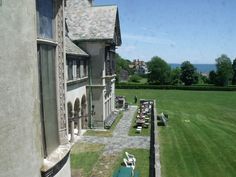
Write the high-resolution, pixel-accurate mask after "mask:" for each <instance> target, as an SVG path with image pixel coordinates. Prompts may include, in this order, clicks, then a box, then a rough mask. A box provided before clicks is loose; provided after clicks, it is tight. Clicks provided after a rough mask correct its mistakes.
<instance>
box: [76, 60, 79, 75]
mask: <svg viewBox="0 0 236 177" xmlns="http://www.w3.org/2000/svg"><path fill="white" fill-rule="evenodd" d="M76 76H77V78H80V61H79V60H76Z"/></svg>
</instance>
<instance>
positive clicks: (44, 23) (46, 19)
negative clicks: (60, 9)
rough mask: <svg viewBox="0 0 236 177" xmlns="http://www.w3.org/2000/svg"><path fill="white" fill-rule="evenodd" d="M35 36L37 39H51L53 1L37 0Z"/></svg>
mask: <svg viewBox="0 0 236 177" xmlns="http://www.w3.org/2000/svg"><path fill="white" fill-rule="evenodd" d="M36 8H37V34H38V37H39V38H48V39H53V37H54V36H53V31H54V29H53V28H54V12H53V11H54V10H53V9H54V8H53V0H37V1H36Z"/></svg>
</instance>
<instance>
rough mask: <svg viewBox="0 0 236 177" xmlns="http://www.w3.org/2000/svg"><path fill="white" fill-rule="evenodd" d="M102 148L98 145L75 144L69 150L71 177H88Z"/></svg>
mask: <svg viewBox="0 0 236 177" xmlns="http://www.w3.org/2000/svg"><path fill="white" fill-rule="evenodd" d="M103 148H104V145H100V144H87V143H80V144H75V145H74V146H73V148H72V150H71V169H72V177H77V176H80V177H89V176H90V175H91V172H92V169H93V167H94V165H95V164H96V163H97V162H98V159H99V156H100V154H101V153H102V150H103Z"/></svg>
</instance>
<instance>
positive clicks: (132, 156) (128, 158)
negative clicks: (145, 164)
mask: <svg viewBox="0 0 236 177" xmlns="http://www.w3.org/2000/svg"><path fill="white" fill-rule="evenodd" d="M125 155H126V157H127V160H128V161H129V162H132V163H133V164H134V165H135V162H136V158H135V157H134V155H133V154H129V153H128V152H125Z"/></svg>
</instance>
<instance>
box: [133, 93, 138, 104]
mask: <svg viewBox="0 0 236 177" xmlns="http://www.w3.org/2000/svg"><path fill="white" fill-rule="evenodd" d="M137 101H138V98H137V96H136V95H135V96H134V103H135V104H136V103H137Z"/></svg>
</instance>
